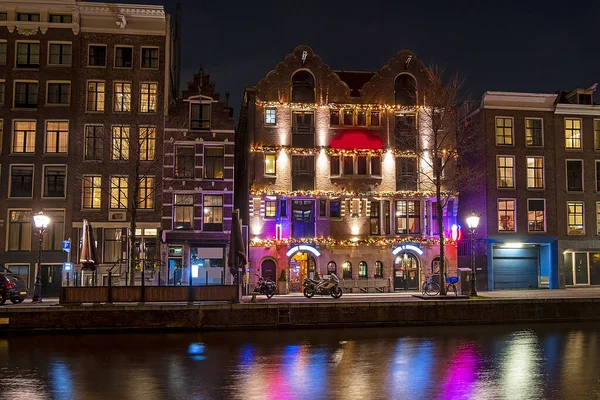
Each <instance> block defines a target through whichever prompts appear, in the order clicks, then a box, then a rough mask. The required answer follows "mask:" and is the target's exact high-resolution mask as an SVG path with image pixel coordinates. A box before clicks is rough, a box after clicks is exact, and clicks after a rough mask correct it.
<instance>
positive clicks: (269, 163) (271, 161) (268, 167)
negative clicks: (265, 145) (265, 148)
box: [265, 154, 277, 176]
mask: <svg viewBox="0 0 600 400" xmlns="http://www.w3.org/2000/svg"><path fill="white" fill-rule="evenodd" d="M276 174H277V156H276V155H275V154H265V175H273V176H275V175H276Z"/></svg>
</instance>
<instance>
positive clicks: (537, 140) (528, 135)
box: [525, 118, 544, 147]
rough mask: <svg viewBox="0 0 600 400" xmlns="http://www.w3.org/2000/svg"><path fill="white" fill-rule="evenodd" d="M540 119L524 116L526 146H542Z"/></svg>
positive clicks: (542, 137)
mask: <svg viewBox="0 0 600 400" xmlns="http://www.w3.org/2000/svg"><path fill="white" fill-rule="evenodd" d="M542 122H543V120H542V119H539V118H525V145H526V146H528V147H542V146H543V145H544V136H543V134H544V133H543V131H542Z"/></svg>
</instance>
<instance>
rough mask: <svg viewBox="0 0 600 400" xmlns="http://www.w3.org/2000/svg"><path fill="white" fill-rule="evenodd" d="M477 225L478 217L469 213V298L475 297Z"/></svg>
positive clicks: (473, 213)
mask: <svg viewBox="0 0 600 400" xmlns="http://www.w3.org/2000/svg"><path fill="white" fill-rule="evenodd" d="M478 225H479V215H477V214H475V211H471V214H470V215H469V216H468V217H467V226H468V227H469V231H470V232H471V293H470V294H469V295H470V296H477V288H476V287H475V284H476V283H477V277H476V272H475V229H477V226H478Z"/></svg>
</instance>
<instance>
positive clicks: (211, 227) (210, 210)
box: [203, 195, 223, 231]
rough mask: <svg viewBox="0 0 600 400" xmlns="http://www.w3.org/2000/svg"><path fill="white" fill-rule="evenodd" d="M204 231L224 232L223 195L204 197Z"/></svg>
mask: <svg viewBox="0 0 600 400" xmlns="http://www.w3.org/2000/svg"><path fill="white" fill-rule="evenodd" d="M203 206H204V230H205V231H222V230H223V195H205V196H204V204H203Z"/></svg>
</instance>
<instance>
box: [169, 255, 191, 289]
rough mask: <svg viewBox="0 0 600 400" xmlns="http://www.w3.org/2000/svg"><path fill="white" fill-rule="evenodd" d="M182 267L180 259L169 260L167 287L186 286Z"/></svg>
mask: <svg viewBox="0 0 600 400" xmlns="http://www.w3.org/2000/svg"><path fill="white" fill-rule="evenodd" d="M182 267H183V265H182V260H181V258H169V286H181V285H182V284H184V280H185V285H187V279H186V277H185V276H183V268H182Z"/></svg>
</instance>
